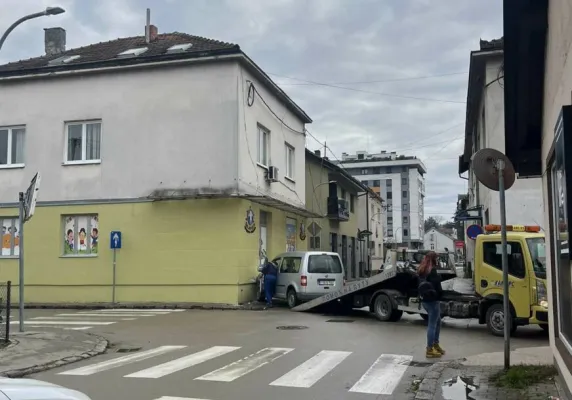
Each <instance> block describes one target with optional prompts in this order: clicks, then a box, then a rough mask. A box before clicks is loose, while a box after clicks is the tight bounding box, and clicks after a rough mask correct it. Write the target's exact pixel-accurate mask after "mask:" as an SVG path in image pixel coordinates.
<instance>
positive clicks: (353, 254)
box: [350, 237, 357, 278]
mask: <svg viewBox="0 0 572 400" xmlns="http://www.w3.org/2000/svg"><path fill="white" fill-rule="evenodd" d="M351 242H352V244H351V247H350V260H351V261H350V263H351V274H350V276H351V277H352V278H357V277H356V238H355V237H353V238H351Z"/></svg>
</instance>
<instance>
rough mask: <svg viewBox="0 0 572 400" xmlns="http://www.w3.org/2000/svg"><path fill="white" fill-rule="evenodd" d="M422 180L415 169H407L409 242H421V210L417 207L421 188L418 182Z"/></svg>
mask: <svg viewBox="0 0 572 400" xmlns="http://www.w3.org/2000/svg"><path fill="white" fill-rule="evenodd" d="M420 179H423V178H422V177H421V176H420V174H419V171H417V169H414V168H411V169H409V176H408V179H407V180H408V183H409V235H410V237H411V240H423V227H422V226H423V220H422V218H423V209H422V208H421V207H419V199H420V197H421V188H420V185H419V180H420Z"/></svg>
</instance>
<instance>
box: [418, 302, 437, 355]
mask: <svg viewBox="0 0 572 400" xmlns="http://www.w3.org/2000/svg"><path fill="white" fill-rule="evenodd" d="M421 304H422V305H423V308H424V309H425V311H427V314H428V318H427V347H433V346H434V345H435V344H439V334H440V333H441V303H440V302H438V301H424V302H422V303H421Z"/></svg>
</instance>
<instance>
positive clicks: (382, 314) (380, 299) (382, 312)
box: [373, 293, 403, 322]
mask: <svg viewBox="0 0 572 400" xmlns="http://www.w3.org/2000/svg"><path fill="white" fill-rule="evenodd" d="M373 314H374V315H375V317H376V318H377V319H379V320H380V321H384V322H385V321H391V322H396V321H399V320H400V319H401V317H402V315H403V311H401V310H398V309H397V308H394V307H393V302H392V301H391V299H390V298H389V296H388V295H386V294H383V293H381V294H379V295H378V296H377V297H376V298H375V300H374V301H373Z"/></svg>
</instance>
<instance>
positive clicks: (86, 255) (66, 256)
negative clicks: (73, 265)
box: [60, 254, 98, 258]
mask: <svg viewBox="0 0 572 400" xmlns="http://www.w3.org/2000/svg"><path fill="white" fill-rule="evenodd" d="M97 256H98V254H64V255H61V256H60V258H96V257H97Z"/></svg>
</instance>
